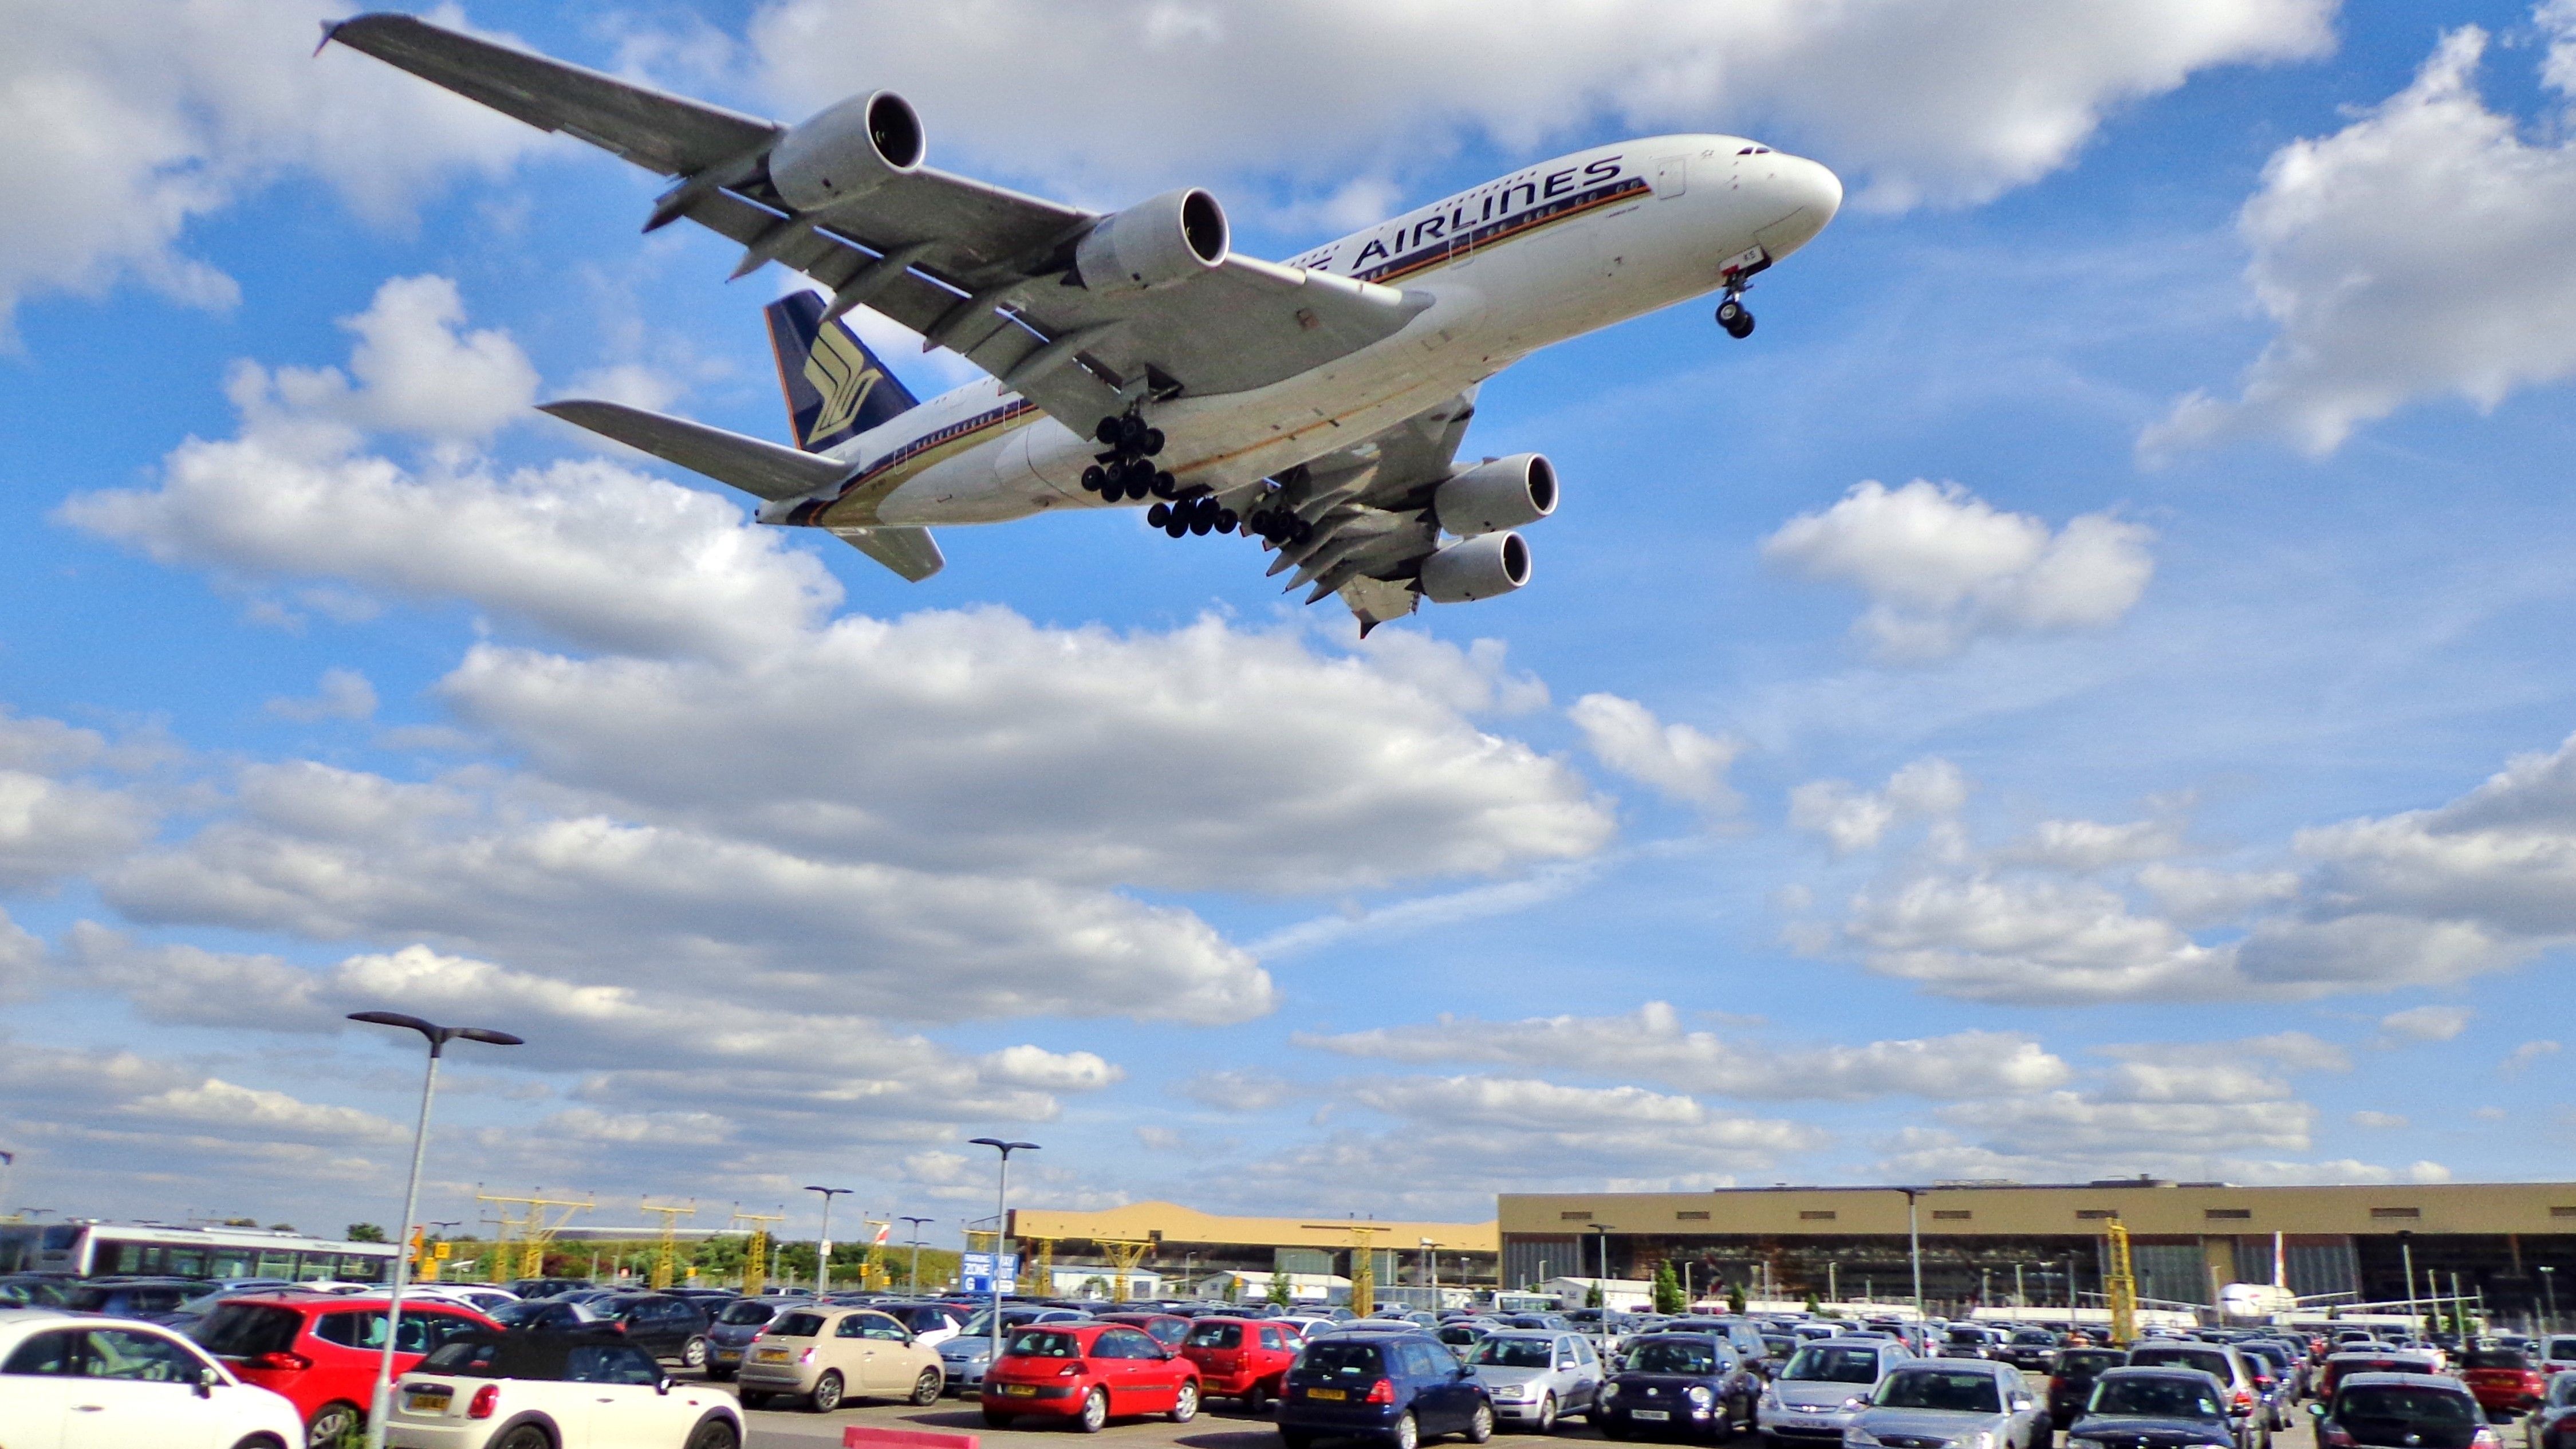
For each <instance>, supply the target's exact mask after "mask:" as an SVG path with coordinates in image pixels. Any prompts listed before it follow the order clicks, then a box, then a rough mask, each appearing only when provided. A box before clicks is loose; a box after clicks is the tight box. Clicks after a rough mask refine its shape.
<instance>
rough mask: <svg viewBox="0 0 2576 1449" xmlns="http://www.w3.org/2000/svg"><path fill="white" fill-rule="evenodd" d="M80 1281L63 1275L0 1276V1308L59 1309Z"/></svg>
mask: <svg viewBox="0 0 2576 1449" xmlns="http://www.w3.org/2000/svg"><path fill="white" fill-rule="evenodd" d="M79 1286H80V1280H79V1279H78V1278H74V1277H72V1276H70V1275H68V1274H64V1273H10V1274H7V1275H5V1276H0V1308H59V1307H61V1306H62V1302H63V1300H64V1299H65V1298H67V1297H69V1296H71V1291H72V1290H73V1289H74V1288H77V1287H79Z"/></svg>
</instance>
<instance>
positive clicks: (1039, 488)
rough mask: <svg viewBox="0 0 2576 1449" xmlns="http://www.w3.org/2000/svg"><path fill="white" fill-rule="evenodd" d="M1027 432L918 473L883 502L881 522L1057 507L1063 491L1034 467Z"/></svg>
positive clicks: (987, 517)
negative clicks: (1058, 490) (1052, 485)
mask: <svg viewBox="0 0 2576 1449" xmlns="http://www.w3.org/2000/svg"><path fill="white" fill-rule="evenodd" d="M1027 431H1028V430H1027V429H1025V428H1020V429H1015V430H1013V432H1012V434H1011V435H1010V436H1008V437H1002V438H995V439H992V440H990V441H987V442H982V443H978V444H976V445H975V446H974V447H971V448H968V449H965V450H963V451H961V452H959V453H956V454H954V455H952V456H950V457H946V458H942V459H940V460H939V461H938V462H936V463H933V464H931V465H930V466H929V467H927V468H924V469H922V470H921V471H920V472H918V473H915V474H914V475H912V476H911V477H910V478H907V479H905V480H904V481H903V482H902V483H900V484H897V485H896V486H895V488H894V490H893V491H892V492H890V493H888V494H886V495H885V497H884V498H883V499H882V500H880V501H879V502H878V504H877V506H876V510H875V512H876V521H878V522H880V523H888V524H941V523H1002V522H1007V521H1008V520H1010V519H1014V518H1026V517H1027V516H1029V515H1030V514H1032V513H1036V512H1039V511H1041V510H1043V509H1047V508H1051V507H1054V506H1055V505H1056V504H1058V503H1060V502H1062V501H1063V498H1062V495H1060V494H1058V493H1057V492H1056V491H1055V490H1054V489H1053V488H1051V487H1048V486H1047V484H1046V483H1045V481H1044V480H1042V479H1040V478H1039V477H1038V476H1037V475H1036V474H1035V473H1033V472H1031V471H1030V470H1029V466H1028V461H1027V459H1028V440H1027V439H1026V437H1024V436H1023V435H1024V434H1025V433H1026V432H1027ZM827 521H828V519H827Z"/></svg>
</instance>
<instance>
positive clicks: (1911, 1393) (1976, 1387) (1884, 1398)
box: [1871, 1369, 2004, 1414]
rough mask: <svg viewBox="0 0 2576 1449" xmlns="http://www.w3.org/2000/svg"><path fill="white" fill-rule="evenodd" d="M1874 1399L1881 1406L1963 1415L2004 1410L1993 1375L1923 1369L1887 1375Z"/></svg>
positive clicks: (1993, 1412)
mask: <svg viewBox="0 0 2576 1449" xmlns="http://www.w3.org/2000/svg"><path fill="white" fill-rule="evenodd" d="M1871 1402H1873V1403H1875V1404H1877V1405H1878V1406H1879V1407H1880V1408H1882V1409H1946V1410H1949V1411H1951V1412H1953V1413H1961V1414H2000V1413H2002V1412H2003V1409H2004V1403H2003V1396H2002V1395H2001V1394H1999V1393H1997V1392H1996V1391H1995V1376H1994V1375H1993V1374H1982V1373H1955V1374H1950V1373H1934V1372H1929V1371H1926V1370H1921V1369H1910V1370H1906V1371H1904V1372H1901V1373H1894V1374H1890V1375H1888V1379H1887V1382H1886V1383H1883V1384H1881V1385H1879V1386H1878V1397H1877V1398H1875V1399H1873V1400H1872V1401H1871Z"/></svg>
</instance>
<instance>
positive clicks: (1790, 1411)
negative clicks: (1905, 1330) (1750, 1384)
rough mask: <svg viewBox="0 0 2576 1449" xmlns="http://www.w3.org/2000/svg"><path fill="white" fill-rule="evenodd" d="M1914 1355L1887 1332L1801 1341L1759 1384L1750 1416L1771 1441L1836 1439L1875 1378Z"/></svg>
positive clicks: (1873, 1385)
mask: <svg viewBox="0 0 2576 1449" xmlns="http://www.w3.org/2000/svg"><path fill="white" fill-rule="evenodd" d="M1913 1361H1914V1353H1913V1351H1912V1350H1910V1349H1908V1348H1907V1347H1906V1346H1905V1345H1904V1344H1901V1343H1898V1342H1897V1341H1896V1340H1894V1339H1892V1338H1827V1339H1819V1340H1816V1341H1813V1342H1810V1343H1804V1344H1801V1345H1799V1347H1798V1351H1797V1352H1796V1353H1794V1354H1792V1355H1790V1357H1789V1362H1788V1363H1787V1364H1786V1365H1785V1366H1783V1367H1782V1368H1781V1370H1780V1376H1779V1377H1778V1378H1776V1379H1773V1380H1772V1381H1771V1387H1770V1388H1768V1389H1765V1390H1763V1393H1762V1405H1761V1407H1760V1408H1759V1409H1758V1410H1757V1411H1756V1412H1755V1416H1754V1417H1755V1420H1756V1422H1758V1423H1759V1424H1760V1425H1761V1426H1762V1432H1763V1434H1764V1435H1765V1436H1767V1437H1768V1438H1770V1439H1771V1441H1772V1442H1773V1443H1776V1444H1839V1443H1841V1442H1842V1438H1843V1430H1845V1429H1847V1428H1849V1427H1850V1426H1851V1422H1852V1419H1853V1418H1854V1416H1856V1415H1858V1414H1859V1412H1860V1406H1861V1405H1863V1404H1865V1403H1867V1402H1868V1400H1869V1395H1870V1391H1871V1390H1873V1389H1875V1388H1877V1387H1878V1381H1879V1380H1880V1379H1883V1378H1885V1377H1887V1376H1888V1374H1889V1373H1890V1372H1892V1371H1894V1369H1895V1368H1896V1366H1897V1365H1898V1364H1901V1363H1911V1362H1913Z"/></svg>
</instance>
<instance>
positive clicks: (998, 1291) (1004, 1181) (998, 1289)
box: [970, 1137, 1055, 1372]
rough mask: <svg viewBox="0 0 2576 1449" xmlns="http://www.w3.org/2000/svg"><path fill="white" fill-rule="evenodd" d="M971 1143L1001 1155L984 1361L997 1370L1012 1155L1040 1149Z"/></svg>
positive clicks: (989, 1140)
mask: <svg viewBox="0 0 2576 1449" xmlns="http://www.w3.org/2000/svg"><path fill="white" fill-rule="evenodd" d="M970 1141H971V1143H972V1145H974V1146H977V1147H990V1148H992V1149H993V1150H994V1151H996V1152H999V1153H1000V1154H1002V1170H1001V1175H1000V1177H999V1178H998V1179H997V1182H996V1186H995V1188H994V1193H993V1202H994V1214H993V1273H992V1277H991V1278H990V1279H989V1280H988V1281H989V1282H990V1283H991V1285H992V1289H993V1321H992V1322H991V1323H989V1324H987V1325H985V1326H986V1327H987V1328H988V1329H989V1330H990V1331H991V1333H992V1340H993V1350H992V1356H991V1357H990V1358H987V1359H985V1360H984V1362H986V1363H987V1364H991V1365H993V1366H994V1367H997V1368H998V1367H999V1366H1000V1365H1001V1362H1002V1260H1003V1259H1004V1258H1005V1257H1007V1256H1009V1254H1010V1251H1011V1154H1012V1153H1014V1152H1035V1151H1038V1150H1039V1149H1038V1145H1037V1144H1036V1143H1034V1142H1005V1141H1003V1140H1002V1139H1001V1138H999V1137H976V1138H972V1139H970ZM1054 1288H1055V1285H1054V1284H1052V1283H1050V1284H1048V1285H1047V1289H1048V1291H1050V1292H1052V1291H1053V1290H1054ZM988 1372H989V1370H988Z"/></svg>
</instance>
